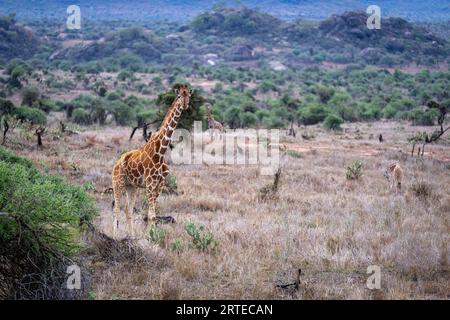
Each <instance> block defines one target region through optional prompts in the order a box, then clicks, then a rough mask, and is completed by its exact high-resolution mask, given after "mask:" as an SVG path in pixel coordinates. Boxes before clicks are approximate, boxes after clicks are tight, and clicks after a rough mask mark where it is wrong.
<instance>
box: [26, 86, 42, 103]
mask: <svg viewBox="0 0 450 320" xmlns="http://www.w3.org/2000/svg"><path fill="white" fill-rule="evenodd" d="M40 95H41V94H40V93H39V90H38V88H36V87H29V88H25V89H24V90H23V92H22V105H24V106H30V107H32V106H33V105H34V104H35V103H36V102H37V101H38V100H39V97H40Z"/></svg>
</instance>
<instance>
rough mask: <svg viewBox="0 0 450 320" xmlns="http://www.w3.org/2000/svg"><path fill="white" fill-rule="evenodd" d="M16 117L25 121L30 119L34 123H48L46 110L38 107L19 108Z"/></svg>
mask: <svg viewBox="0 0 450 320" xmlns="http://www.w3.org/2000/svg"><path fill="white" fill-rule="evenodd" d="M16 117H17V119H20V120H23V121H30V122H31V123H32V124H42V125H45V124H46V123H47V115H46V114H45V112H44V111H42V110H39V109H37V108H30V107H26V106H22V107H20V108H17V109H16Z"/></svg>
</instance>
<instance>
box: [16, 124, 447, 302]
mask: <svg viewBox="0 0 450 320" xmlns="http://www.w3.org/2000/svg"><path fill="white" fill-rule="evenodd" d="M399 126H400V125H399V124H395V123H375V124H371V125H370V126H369V125H367V124H352V125H346V126H344V132H343V133H342V134H339V135H333V134H332V133H327V132H325V131H324V130H322V129H320V128H314V127H313V128H308V131H306V130H304V129H299V131H300V132H299V134H298V135H297V138H295V139H293V138H291V137H290V138H289V142H287V143H286V145H287V146H288V148H289V150H293V151H295V154H296V156H288V157H287V158H286V161H285V163H284V166H283V174H282V176H281V183H280V186H279V190H278V192H277V199H276V201H264V202H260V201H258V192H259V190H260V189H261V188H263V187H264V186H266V185H268V184H270V183H272V182H273V177H270V176H260V175H258V174H257V168H254V167H244V166H233V167H231V166H215V165H209V166H202V165H189V166H188V165H179V166H176V165H171V172H172V173H173V174H174V175H175V176H176V179H177V185H178V191H179V193H178V195H174V194H171V195H162V196H161V197H160V199H159V204H160V212H161V214H162V215H171V216H173V217H175V219H176V220H177V223H176V224H170V225H163V226H162V227H161V228H163V229H164V230H165V238H164V240H163V241H161V242H159V243H152V242H149V241H147V240H143V239H140V240H132V241H131V242H129V245H130V248H132V249H129V250H137V249H136V248H138V249H139V250H138V251H133V255H131V256H126V258H122V259H119V258H117V257H116V258H111V257H109V256H108V255H106V256H105V255H104V254H103V255H102V254H101V253H99V252H98V249H95V248H98V247H99V245H98V243H96V242H95V241H92V240H89V239H88V240H87V245H88V246H90V247H92V248H93V249H92V250H93V251H91V252H90V253H89V259H90V270H91V272H92V285H93V286H92V295H93V296H94V297H95V298H97V299H115V298H149V299H179V298H186V299H205V298H213V299H215V298H224V299H250V298H252V299H261V298H268V299H349V298H356V299H411V298H413V299H426V298H444V299H445V298H449V295H450V288H449V287H450V281H449V280H450V279H449V278H450V272H449V265H448V261H449V242H450V236H449V234H450V232H449V231H450V225H449V212H450V196H449V194H448V186H449V184H450V175H449V173H450V171H449V170H450V165H449V163H448V160H447V159H448V155H449V154H450V147H449V146H448V145H447V146H446V145H431V146H428V147H427V154H426V155H425V157H424V158H423V159H418V158H412V157H410V156H409V150H410V147H409V145H407V144H405V143H404V142H405V141H406V137H407V136H409V135H410V134H411V132H413V131H416V130H421V128H417V127H409V126H408V125H406V124H401V126H402V127H403V129H401V128H399ZM119 132H121V133H122V135H123V136H124V137H126V136H128V134H129V131H128V130H124V129H121V128H111V129H102V130H96V131H90V132H84V133H80V134H79V135H76V136H71V137H62V138H61V139H59V140H54V141H53V140H51V139H50V136H46V137H45V138H44V144H45V145H46V146H47V148H46V149H44V150H42V151H38V150H33V149H32V148H31V146H32V145H33V143H34V140H32V139H30V140H27V139H24V138H23V137H24V136H26V134H23V133H20V130H16V131H15V132H14V133H13V134H12V135H11V137H10V139H9V142H8V147H10V148H12V149H15V150H16V151H17V152H18V153H19V154H22V155H25V156H27V157H29V158H31V159H33V160H34V161H35V162H36V163H37V164H38V165H41V166H46V167H47V168H49V170H50V172H54V173H60V174H63V175H65V176H66V177H67V178H68V179H70V180H72V181H75V182H78V183H85V182H91V183H93V184H94V185H95V189H96V190H104V189H106V188H108V187H110V171H111V169H112V167H113V165H114V162H115V161H116V160H117V158H118V157H119V156H120V154H121V153H122V152H124V151H127V150H130V149H133V148H135V147H136V146H138V145H139V144H141V143H142V141H138V139H135V141H133V142H131V143H130V142H128V141H127V140H126V139H124V140H120V139H118V134H119ZM380 132H382V133H383V137H384V138H385V141H386V142H385V143H381V144H380V143H379V142H378V139H377V138H376V137H377V136H378V134H379V133H380ZM119 135H120V134H119ZM302 136H303V138H302ZM92 137H95V138H92ZM374 137H375V138H374ZM115 141H117V142H115ZM119 141H120V142H119ZM111 142H113V143H112V144H113V145H114V147H113V148H110V147H108V144H111ZM86 144H89V147H86ZM353 160H360V161H361V162H362V164H363V165H362V171H363V176H362V177H361V178H360V179H358V180H352V181H348V180H347V179H346V166H347V165H348V164H349V163H350V162H351V161H353ZM444 160H447V162H446V161H444ZM392 161H398V162H400V163H401V165H402V167H403V169H404V172H405V177H404V182H403V184H404V190H405V191H404V192H403V193H402V194H399V195H394V194H392V193H391V192H390V190H389V183H388V181H386V179H385V178H384V176H383V169H384V167H385V165H386V164H387V163H389V162H392ZM72 164H76V167H77V168H78V170H79V172H80V174H79V175H73V174H72V172H73V166H72ZM93 196H94V197H97V200H98V206H99V208H101V210H102V215H101V217H100V218H99V219H98V221H97V228H98V229H100V230H102V231H103V232H104V233H106V234H109V233H110V228H111V226H110V224H111V222H112V210H111V200H112V199H111V196H110V195H105V196H104V198H103V199H102V198H101V197H100V195H99V194H98V193H93ZM136 208H137V213H136V214H135V221H136V223H137V224H138V227H140V228H141V229H142V228H143V223H142V217H143V216H144V215H145V213H146V205H145V200H144V199H143V198H141V199H140V201H139V203H138V204H137V206H136ZM120 218H121V219H120V226H119V236H120V237H123V238H125V237H126V227H125V226H126V224H125V219H124V215H123V214H122V215H121V217H120ZM188 222H194V223H195V224H196V225H203V226H205V228H206V229H207V230H209V231H211V232H212V233H213V235H214V237H215V239H216V240H217V241H218V247H217V249H216V250H214V251H211V252H202V251H199V250H197V249H191V248H189V246H188V243H189V240H190V239H189V236H188V235H187V233H186V231H185V230H184V226H185V224H186V223H188ZM175 242H177V243H181V247H180V248H178V249H177V250H174V249H173V243H175ZM126 243H128V242H126ZM123 246H125V245H124V244H123ZM123 246H122V247H121V249H120V250H125V251H126V249H125V248H126V246H125V247H123ZM100 247H101V246H100ZM107 248H108V247H107ZM107 248H106V250H107ZM96 250H97V251H96ZM115 250H116V251H117V250H118V249H117V248H116V249H115ZM372 264H377V265H379V266H381V272H382V275H381V276H382V278H381V279H382V280H381V286H382V287H381V290H375V291H372V290H369V289H367V288H366V280H367V275H366V269H367V267H368V266H369V265H372ZM299 268H300V269H302V278H301V285H300V288H299V290H292V289H289V290H287V289H281V288H277V287H276V285H277V284H279V283H291V282H293V281H295V279H296V275H297V270H298V269H299Z"/></svg>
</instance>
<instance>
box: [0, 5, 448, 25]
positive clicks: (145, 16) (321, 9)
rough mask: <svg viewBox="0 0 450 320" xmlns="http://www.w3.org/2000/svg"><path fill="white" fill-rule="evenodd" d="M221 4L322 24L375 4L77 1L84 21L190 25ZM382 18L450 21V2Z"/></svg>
mask: <svg viewBox="0 0 450 320" xmlns="http://www.w3.org/2000/svg"><path fill="white" fill-rule="evenodd" d="M217 3H220V4H223V5H226V6H233V7H239V6H243V5H244V6H247V7H250V8H257V9H259V10H260V11H262V12H266V13H269V14H271V15H273V16H275V17H277V18H280V19H284V20H292V19H299V18H302V19H314V20H324V19H326V18H328V17H330V16H331V15H333V14H342V13H344V12H345V11H355V10H359V11H361V10H362V11H365V10H366V8H367V7H368V6H369V5H371V4H374V3H373V1H367V0H362V1H361V0H278V1H275V0H241V1H239V2H238V1H236V0H226V1H217V2H215V1H210V0H196V1H188V0H152V1H138V0H127V1H125V0H79V1H77V4H78V5H80V6H81V7H82V13H83V14H84V17H85V18H86V19H94V20H124V19H125V20H132V21H148V22H151V21H155V20H165V19H167V20H172V21H180V22H186V21H188V20H190V19H191V18H192V17H194V16H196V15H198V14H200V13H202V12H204V11H206V10H211V9H212V8H213V7H214V6H215V5H217ZM70 4H73V3H72V2H71V1H65V0H64V1H61V0H59V1H58V0H40V1H39V0H36V1H30V0H2V1H0V14H5V13H11V12H16V13H17V17H18V18H19V19H20V20H39V19H43V18H52V19H61V20H62V21H64V17H65V16H66V11H65V10H66V8H67V6H68V5H70ZM376 4H377V5H379V6H380V7H381V10H382V16H383V17H401V18H404V19H407V20H409V21H423V22H426V21H428V22H439V21H440V22H442V21H448V20H449V19H450V18H449V17H450V2H449V1H446V0H427V1H422V0H408V1H405V0H396V1H390V0H378V1H377V2H376Z"/></svg>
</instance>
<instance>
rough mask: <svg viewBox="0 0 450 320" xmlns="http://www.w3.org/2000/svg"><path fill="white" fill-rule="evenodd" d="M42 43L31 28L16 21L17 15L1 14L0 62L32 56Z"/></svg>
mask: <svg viewBox="0 0 450 320" xmlns="http://www.w3.org/2000/svg"><path fill="white" fill-rule="evenodd" d="M41 44H42V41H41V40H40V39H39V38H38V37H37V36H36V35H35V34H34V32H33V30H32V29H31V28H29V27H26V26H25V25H22V24H20V23H18V22H16V19H15V15H9V16H0V62H6V61H8V60H10V59H13V58H22V59H28V58H31V57H32V56H33V55H34V54H35V53H36V52H37V51H38V49H39V46H40V45H41Z"/></svg>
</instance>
